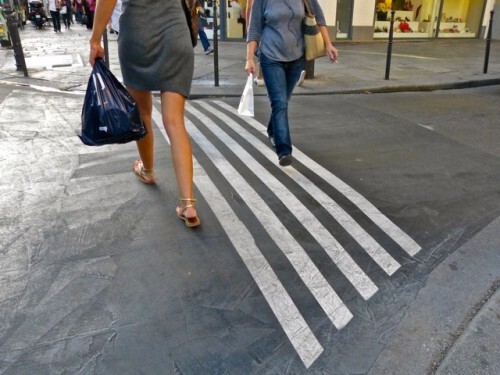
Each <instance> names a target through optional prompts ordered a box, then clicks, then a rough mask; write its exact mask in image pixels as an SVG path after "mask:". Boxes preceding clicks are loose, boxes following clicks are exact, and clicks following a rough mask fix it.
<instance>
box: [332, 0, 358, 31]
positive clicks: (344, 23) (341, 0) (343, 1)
mask: <svg viewBox="0 0 500 375" xmlns="http://www.w3.org/2000/svg"><path fill="white" fill-rule="evenodd" d="M353 1H354V0H337V36H336V38H337V39H348V38H349V36H350V35H349V34H350V30H351V22H352V9H353Z"/></svg>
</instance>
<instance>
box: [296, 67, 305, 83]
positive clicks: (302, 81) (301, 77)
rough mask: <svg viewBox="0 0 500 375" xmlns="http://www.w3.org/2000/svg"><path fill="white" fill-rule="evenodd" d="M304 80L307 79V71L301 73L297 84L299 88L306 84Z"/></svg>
mask: <svg viewBox="0 0 500 375" xmlns="http://www.w3.org/2000/svg"><path fill="white" fill-rule="evenodd" d="M304 79H306V71H305V70H303V71H301V72H300V77H299V82H298V83H297V84H298V85H299V86H302V85H303V84H304Z"/></svg>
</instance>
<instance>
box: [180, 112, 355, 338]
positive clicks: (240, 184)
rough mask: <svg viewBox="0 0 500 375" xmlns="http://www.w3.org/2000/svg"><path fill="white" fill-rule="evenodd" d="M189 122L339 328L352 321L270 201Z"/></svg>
mask: <svg viewBox="0 0 500 375" xmlns="http://www.w3.org/2000/svg"><path fill="white" fill-rule="evenodd" d="M186 125H187V127H188V129H189V134H190V135H191V138H192V139H193V140H194V141H195V142H196V143H197V144H198V145H199V146H200V148H201V149H202V150H203V151H204V152H205V153H206V154H207V156H208V157H209V158H210V160H211V161H212V163H214V165H215V166H216V167H217V168H218V169H219V171H220V172H221V174H222V175H223V176H224V177H225V178H226V180H227V181H228V182H229V183H230V184H231V185H232V186H233V188H234V189H235V190H236V191H237V192H238V194H239V195H240V196H241V198H242V199H243V201H244V202H245V203H246V205H247V206H248V207H249V208H250V209H251V211H252V212H253V214H254V215H255V216H256V217H257V219H258V220H259V221H260V222H261V224H262V226H263V228H264V229H265V230H266V231H267V232H268V233H269V235H270V236H271V238H272V239H273V241H274V242H275V243H276V245H277V246H278V247H279V248H280V249H281V251H282V252H283V254H284V255H285V256H286V257H287V258H288V260H289V261H290V263H291V265H292V266H293V267H294V269H295V271H296V272H297V273H298V275H299V276H300V277H301V279H302V280H303V281H304V283H305V284H306V286H307V287H308V288H309V290H310V291H311V293H312V294H313V295H314V297H315V298H316V300H317V301H318V303H319V305H320V306H321V307H322V309H323V310H324V311H325V313H326V315H327V316H328V318H329V319H330V320H331V321H332V323H333V324H334V325H335V327H337V329H341V328H343V327H344V326H345V325H346V324H347V323H348V322H349V321H350V320H351V318H352V314H351V312H350V311H349V309H348V308H347V307H346V306H345V304H344V302H342V300H341V299H340V297H339V296H338V295H337V293H335V291H334V290H333V288H332V287H331V286H330V284H328V281H327V280H326V279H325V278H324V276H323V275H322V274H321V272H320V271H319V270H318V268H317V267H316V266H315V264H314V263H313V261H312V260H311V259H310V258H309V256H308V255H307V253H306V252H305V251H304V249H303V248H302V247H301V246H300V245H299V243H298V242H297V241H296V240H295V238H294V237H293V236H292V235H291V234H290V232H289V231H288V230H287V229H286V227H285V226H284V225H283V224H282V223H281V221H280V219H279V218H278V217H277V216H276V215H275V214H274V212H273V211H272V210H271V209H270V208H269V206H268V205H267V204H266V202H265V201H264V200H263V199H262V198H261V197H260V196H259V195H258V194H257V193H256V192H255V191H254V190H253V188H252V187H251V186H250V185H249V184H248V183H247V182H246V181H245V179H244V178H243V176H241V175H240V174H239V173H238V172H237V171H236V170H235V169H234V167H233V166H232V165H231V164H230V163H229V162H228V161H227V160H226V159H225V158H224V156H223V155H222V154H221V153H220V152H219V151H218V150H217V149H216V148H215V147H214V145H213V144H212V143H210V141H209V140H208V139H207V138H206V137H205V136H204V135H203V134H202V133H201V132H200V131H199V130H198V129H197V128H196V127H195V126H194V124H192V123H191V122H190V121H186Z"/></svg>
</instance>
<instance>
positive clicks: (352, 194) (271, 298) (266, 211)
mask: <svg viewBox="0 0 500 375" xmlns="http://www.w3.org/2000/svg"><path fill="white" fill-rule="evenodd" d="M201 109H203V110H204V111H207V112H209V113H211V116H208V115H206V114H205V112H202V111H201ZM227 112H229V113H230V114H231V115H235V116H237V112H236V109H234V108H232V107H231V106H229V105H227V104H225V103H223V102H221V101H200V102H195V103H188V104H187V105H186V113H187V115H188V116H192V117H193V122H192V121H190V119H189V118H188V117H186V119H185V120H186V128H187V129H188V132H189V134H190V136H191V139H192V140H193V142H195V143H196V144H197V145H198V146H199V149H200V150H201V152H203V153H204V154H205V155H206V156H207V157H208V160H209V161H210V162H211V163H212V164H213V165H214V166H215V167H216V168H217V169H218V171H219V172H220V175H221V176H223V178H224V179H225V180H226V181H227V182H228V183H229V184H230V185H231V186H232V187H233V188H234V189H235V190H236V191H237V192H238V194H239V195H240V197H241V198H242V200H243V201H244V202H245V204H246V206H247V207H248V208H249V209H250V210H251V212H252V213H253V214H254V215H255V217H256V218H257V220H258V221H259V222H260V224H261V225H262V228H263V229H264V230H266V231H267V232H268V234H269V236H270V238H271V239H272V240H273V241H274V243H275V244H276V246H277V247H278V248H279V249H280V250H281V251H282V253H283V254H284V255H285V256H286V257H287V259H288V260H289V262H290V264H291V265H292V267H293V268H294V269H295V271H296V272H297V274H298V275H299V277H300V278H301V279H302V281H303V282H304V284H305V286H306V287H307V288H308V289H309V291H310V292H311V294H312V295H313V296H314V298H315V299H316V301H317V302H318V304H319V305H320V306H321V308H322V309H323V311H324V312H325V314H326V315H327V316H328V318H329V319H330V321H331V322H332V323H333V325H334V326H335V327H336V328H337V329H342V328H343V327H344V326H345V325H346V324H347V323H348V322H349V321H350V320H351V319H352V317H353V314H352V313H351V311H349V309H348V307H347V306H346V305H345V303H344V302H343V301H342V298H341V297H340V296H339V295H338V294H337V292H336V291H335V290H334V288H333V287H332V285H330V283H329V282H328V281H327V280H326V279H325V277H324V276H323V274H322V273H321V272H320V271H319V269H318V268H317V267H316V265H315V264H314V262H313V261H312V259H311V258H310V257H309V255H308V254H307V252H306V250H305V249H304V248H303V247H302V246H301V245H300V244H299V242H298V241H297V240H296V239H295V237H294V236H293V234H292V233H291V232H290V231H289V229H288V228H287V227H285V225H284V224H283V223H282V222H281V220H280V219H279V217H277V216H276V214H275V213H274V212H273V210H272V209H271V207H270V206H269V205H268V204H267V203H266V201H264V199H263V198H261V196H260V195H259V194H258V193H257V192H256V191H255V190H254V188H253V187H252V186H251V185H250V184H249V182H247V181H246V180H245V178H244V177H243V176H242V175H241V174H240V173H239V172H238V171H237V170H236V168H235V167H234V166H233V165H232V164H231V162H230V161H229V160H228V159H226V156H225V155H223V154H222V153H221V152H220V151H219V150H218V149H217V148H216V147H215V145H214V144H213V143H212V142H211V141H210V140H209V139H208V138H207V136H205V134H204V133H206V134H208V132H210V134H211V135H214V136H215V137H216V138H217V139H218V140H219V141H220V142H222V143H223V144H224V145H225V146H226V147H227V149H228V150H230V152H231V153H232V155H234V156H236V157H237V158H238V159H240V160H241V161H242V162H243V163H244V164H245V165H246V166H247V167H248V168H249V169H250V170H251V171H252V173H253V174H254V175H255V176H256V177H258V179H259V180H260V181H261V182H263V183H264V185H265V186H267V187H268V188H269V190H270V191H272V192H273V194H274V195H275V196H276V198H278V199H279V200H280V201H281V202H282V203H283V204H284V205H285V206H286V207H287V209H288V211H289V212H290V214H291V215H293V216H295V217H296V218H297V220H298V221H299V222H300V223H301V224H302V225H303V227H304V228H305V229H306V230H307V231H308V233H309V234H310V235H311V236H312V237H313V238H314V239H315V240H316V242H317V243H318V244H319V245H320V246H321V247H322V248H323V249H324V251H325V252H326V253H327V254H328V255H329V256H330V258H331V259H332V261H333V262H334V263H335V265H336V266H337V268H338V270H339V271H340V272H342V273H343V274H344V275H345V277H346V278H347V280H348V281H349V282H350V284H351V285H352V287H353V288H354V289H355V290H357V292H358V293H359V294H360V295H361V296H362V297H363V298H364V299H365V300H368V299H369V298H370V297H371V296H373V294H375V293H376V292H377V290H378V289H377V286H376V285H375V284H374V283H373V281H372V280H371V279H370V278H369V276H368V275H367V274H366V273H365V272H364V271H363V270H362V269H361V267H360V266H359V265H358V264H356V262H355V261H354V260H353V259H352V258H351V256H350V255H349V253H347V252H346V251H345V249H344V248H343V247H342V245H341V244H340V243H339V242H338V241H337V240H336V239H335V238H334V236H333V235H332V234H331V233H330V232H329V231H328V230H327V229H326V228H325V227H324V226H323V225H322V224H321V223H320V222H319V220H318V219H317V218H316V217H315V215H314V214H313V213H312V212H311V211H310V210H309V209H307V207H305V205H304V204H303V203H302V202H301V201H300V200H299V199H298V197H296V196H295V195H294V193H292V192H291V191H290V190H289V189H288V188H287V187H286V185H285V184H284V183H282V182H281V181H280V180H278V179H277V178H276V177H275V175H274V174H276V173H285V174H286V175H287V176H288V177H289V178H290V179H291V180H293V181H295V182H296V183H297V184H298V185H299V186H300V187H301V188H302V189H303V190H304V191H305V192H307V193H308V194H309V195H310V197H312V198H313V199H315V200H316V201H317V202H318V203H320V204H321V206H322V207H323V208H325V209H326V210H327V212H328V213H329V214H330V215H331V216H332V217H333V218H334V219H335V220H336V221H337V222H338V223H339V224H340V225H341V226H342V227H343V228H344V229H345V230H346V232H347V233H348V234H349V235H350V236H351V237H352V238H353V239H354V240H355V241H357V242H358V243H359V245H360V246H361V248H363V249H364V251H365V252H366V254H368V255H369V256H370V257H371V258H372V259H373V260H374V261H375V262H376V263H377V264H378V265H379V267H380V268H381V269H382V270H384V272H385V273H386V274H387V275H389V276H390V275H392V274H394V272H396V271H397V270H398V269H399V267H400V264H399V263H398V262H397V261H396V260H395V259H394V258H393V257H392V256H391V255H390V254H389V253H388V252H387V251H386V250H385V249H384V248H383V247H382V246H381V245H380V244H379V243H378V242H377V241H376V240H375V239H374V238H373V237H372V236H371V235H370V234H368V232H366V230H365V229H363V228H362V227H361V225H359V224H358V223H357V222H356V221H355V220H354V219H353V218H352V217H351V216H350V215H349V214H348V213H347V212H346V211H345V210H344V209H342V207H341V206H340V205H339V204H338V203H336V202H335V201H334V200H333V199H332V198H331V197H329V196H328V194H326V193H325V192H324V191H322V190H321V189H320V188H319V187H318V186H316V185H315V184H314V183H313V182H312V181H311V180H309V179H308V178H307V177H306V176H304V175H303V174H302V173H300V172H299V171H298V170H296V169H294V168H286V169H281V168H279V167H277V163H276V161H277V160H276V155H275V153H274V152H273V151H272V150H271V149H270V147H269V146H268V145H266V144H265V143H264V142H263V141H262V140H260V139H259V138H258V137H256V136H254V135H253V134H252V133H250V132H249V131H248V130H247V129H245V127H244V126H243V124H248V125H250V126H251V127H253V128H254V129H256V130H258V131H259V132H260V133H262V134H263V135H264V137H263V139H267V136H266V131H265V127H264V126H263V125H262V124H260V123H258V122H257V121H256V120H254V119H252V118H246V117H245V118H242V117H239V116H238V117H235V118H238V119H239V120H235V119H233V118H231V117H230V116H229V115H227V114H226V113H227ZM212 116H214V117H212ZM212 118H217V121H219V120H220V122H221V123H223V124H225V125H226V126H228V127H230V128H232V129H234V130H235V131H236V132H237V133H238V134H239V135H241V137H242V138H243V139H244V140H245V142H248V143H249V144H250V145H251V146H252V147H253V148H254V149H256V150H257V151H258V152H259V153H261V154H262V155H264V156H265V157H266V158H267V159H268V160H270V161H271V162H272V164H273V165H274V166H275V167H271V168H276V170H275V171H274V172H273V173H271V172H270V170H268V169H267V168H269V167H267V168H266V167H264V166H263V165H261V164H260V162H259V161H257V160H256V159H255V158H254V157H253V156H252V155H251V154H250V153H249V152H247V151H246V149H245V148H243V147H242V146H241V145H240V144H239V143H238V142H239V138H238V140H236V139H235V138H233V137H231V136H230V135H229V134H228V133H227V132H225V131H224V130H223V128H222V127H221V126H219V125H217V124H216V122H215V121H214V120H213V119H212ZM195 119H196V120H195ZM153 120H154V121H155V123H156V124H157V125H158V126H159V128H160V129H161V131H162V134H163V135H164V137H165V139H167V141H168V136H167V135H166V133H165V131H164V129H163V126H161V124H162V121H161V115H160V113H159V112H158V110H156V108H154V110H153ZM201 129H203V132H202V131H201ZM205 129H206V130H205ZM294 157H295V159H297V160H298V161H300V162H301V163H302V164H303V165H304V166H305V167H306V168H308V169H309V170H311V171H312V172H314V173H316V174H317V175H318V176H319V177H320V178H322V179H323V180H324V181H326V182H327V183H328V184H329V185H330V186H332V187H333V188H335V189H336V190H337V191H339V192H340V193H342V194H343V195H344V196H345V197H346V198H348V199H349V200H351V202H353V203H354V204H355V205H356V206H357V207H358V208H359V209H360V210H361V211H362V212H363V213H364V214H365V215H366V216H368V217H369V218H370V219H371V220H372V222H373V223H374V224H376V225H377V226H378V227H380V228H381V230H383V231H384V232H385V233H386V234H388V235H389V236H390V238H391V239H392V240H394V241H395V242H396V243H397V244H398V245H399V246H400V247H401V248H402V249H403V250H404V251H405V252H406V253H408V254H410V255H412V254H416V253H417V252H418V251H419V250H420V246H419V245H418V244H417V243H416V242H415V241H413V240H412V239H411V238H410V237H409V236H408V235H406V233H404V232H403V231H402V230H401V229H400V228H398V227H397V226H396V225H395V224H394V223H392V222H391V221H390V220H389V219H388V218H386V217H385V216H384V215H383V214H382V213H381V212H380V211H378V209H377V208H375V207H374V206H373V205H372V204H371V203H370V202H368V201H367V200H366V199H365V198H364V197H363V196H362V195H361V194H359V193H357V192H356V191H354V190H353V189H352V188H351V187H350V186H348V185H347V184H345V183H344V182H343V181H341V180H340V179H338V178H337V177H336V176H334V175H333V174H332V173H330V172H329V171H327V170H326V169H325V168H323V167H321V166H320V165H319V164H317V163H316V162H314V161H313V160H312V159H310V158H309V157H307V156H306V155H305V154H303V153H302V152H301V151H300V150H298V149H297V148H294ZM193 159H194V166H195V177H194V178H195V184H196V186H197V187H198V189H199V191H200V193H201V194H202V195H203V197H204V198H205V200H206V201H207V203H208V205H209V206H210V208H211V209H212V210H213V212H214V213H215V215H216V216H217V218H218V220H219V222H220V224H221V225H222V227H223V228H224V230H225V232H226V233H227V236H228V238H229V240H230V241H231V243H232V244H233V246H234V247H235V249H236V251H237V252H238V254H239V255H240V257H241V259H242V260H243V262H244V263H245V265H246V267H247V268H248V270H249V272H250V273H251V275H252V276H253V278H254V279H255V282H256V284H257V285H258V287H259V289H260V290H261V292H262V294H263V295H264V298H265V299H266V301H267V302H268V303H269V306H270V307H271V309H272V311H273V313H274V314H275V315H276V318H277V320H278V322H279V323H280V324H281V326H282V328H283V330H284V332H285V334H286V335H287V337H288V338H289V340H290V342H291V344H292V346H293V347H294V348H295V350H296V351H297V354H298V355H299V357H300V358H301V360H302V362H303V363H304V366H306V367H307V368H308V367H309V366H310V365H311V364H312V363H314V361H315V360H316V358H317V357H318V356H319V355H321V353H322V352H323V348H322V346H321V344H320V343H319V342H318V340H317V338H316V337H315V336H314V333H313V332H312V331H311V329H310V327H309V326H308V325H307V323H306V321H305V319H304V317H303V316H302V315H301V314H300V312H299V311H298V309H297V307H296V306H295V303H294V301H293V300H292V299H291V297H290V296H289V295H288V293H287V292H286V289H285V287H284V286H283V285H282V284H281V282H280V280H279V279H278V277H277V275H276V274H275V273H274V271H273V269H272V266H271V265H270V264H269V263H267V260H266V259H265V257H264V255H263V254H262V253H261V250H260V249H259V241H257V239H256V238H254V237H253V235H252V233H251V231H250V230H249V229H248V228H247V226H246V224H245V223H243V222H242V221H241V220H240V219H239V218H238V217H237V215H236V213H235V212H234V211H233V210H232V208H231V206H230V205H229V202H228V201H227V200H226V198H224V195H223V194H222V193H221V192H220V191H219V190H218V189H217V187H216V186H215V184H214V183H213V182H212V180H211V178H210V176H208V175H207V173H206V171H205V170H204V169H203V167H201V165H200V164H199V163H198V162H197V160H196V159H195V158H194V157H193Z"/></svg>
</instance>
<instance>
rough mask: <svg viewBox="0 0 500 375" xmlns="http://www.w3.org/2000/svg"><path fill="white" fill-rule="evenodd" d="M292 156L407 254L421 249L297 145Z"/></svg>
mask: <svg viewBox="0 0 500 375" xmlns="http://www.w3.org/2000/svg"><path fill="white" fill-rule="evenodd" d="M214 103H216V104H217V105H219V106H221V107H222V108H224V109H226V110H228V111H230V112H231V113H234V114H237V111H236V109H235V108H233V107H231V106H229V105H227V104H226V103H223V102H221V101H214ZM241 118H242V120H244V121H245V122H246V123H248V124H249V125H250V126H252V127H253V128H254V129H256V130H257V131H259V132H260V133H262V134H264V136H265V137H266V138H267V131H266V127H265V126H263V125H262V124H261V123H259V122H258V121H257V120H255V119H254V118H252V117H247V116H245V117H241ZM293 157H294V159H297V160H298V161H300V162H301V163H302V164H304V165H305V166H306V167H307V168H309V169H310V170H311V171H313V172H314V173H316V174H317V175H318V176H319V177H321V178H322V179H323V180H325V181H326V182H328V183H329V184H330V185H331V186H333V187H334V188H335V189H336V190H338V191H339V192H340V193H341V194H343V195H344V196H345V197H346V198H347V199H349V200H350V201H351V202H352V203H354V204H355V205H356V206H357V207H358V208H359V209H360V210H361V211H362V212H363V213H364V214H365V215H366V216H368V217H369V218H370V219H371V220H372V221H373V222H374V223H375V224H377V225H378V227H379V228H380V229H382V230H383V231H384V232H385V233H387V234H388V235H389V236H390V237H391V238H392V240H393V241H395V242H396V243H397V244H398V245H399V246H400V247H401V248H402V249H403V250H404V251H405V252H406V253H407V254H409V255H411V256H414V255H415V254H417V253H418V252H419V251H420V250H421V247H420V245H419V244H417V243H416V242H415V241H414V240H413V239H412V238H411V237H410V236H408V235H407V234H406V233H405V232H403V231H402V230H401V229H400V228H399V227H398V226H397V225H396V224H394V223H393V222H392V221H390V220H389V219H388V218H387V217H386V216H385V215H384V214H382V213H381V212H380V211H379V210H378V209H377V208H376V207H375V206H374V205H373V204H371V203H370V202H369V201H368V200H367V199H366V198H365V197H363V196H362V195H361V194H359V193H358V192H357V191H355V190H354V189H353V188H351V187H350V186H349V185H347V184H346V183H345V182H343V181H342V180H341V179H339V178H338V177H337V176H335V175H334V174H333V173H331V172H330V171H328V170H327V169H326V168H324V167H322V166H321V165H319V164H318V163H316V162H315V161H314V160H312V159H311V158H310V157H308V156H307V155H305V154H304V153H303V152H301V151H300V150H299V149H298V148H297V147H294V149H293Z"/></svg>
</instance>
